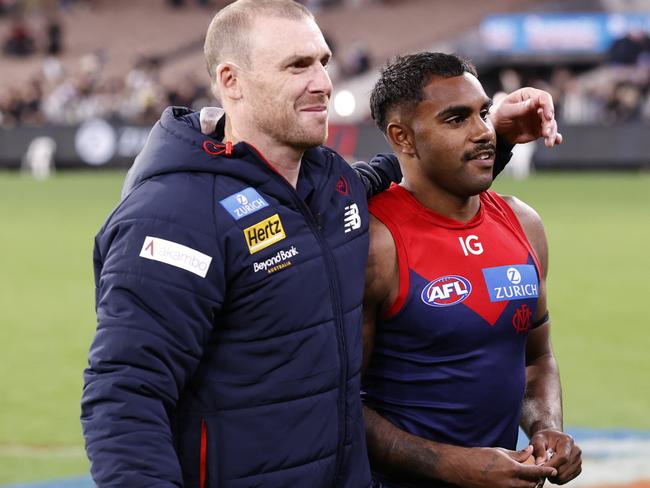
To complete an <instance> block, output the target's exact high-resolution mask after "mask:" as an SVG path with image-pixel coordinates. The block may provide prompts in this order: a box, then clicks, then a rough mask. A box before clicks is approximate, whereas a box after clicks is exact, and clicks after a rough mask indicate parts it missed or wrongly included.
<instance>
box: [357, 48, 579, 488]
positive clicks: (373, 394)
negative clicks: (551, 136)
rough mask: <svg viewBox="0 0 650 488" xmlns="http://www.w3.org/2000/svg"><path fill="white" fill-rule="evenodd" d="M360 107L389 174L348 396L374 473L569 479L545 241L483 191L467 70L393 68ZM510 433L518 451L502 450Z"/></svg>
mask: <svg viewBox="0 0 650 488" xmlns="http://www.w3.org/2000/svg"><path fill="white" fill-rule="evenodd" d="M370 103H371V108H372V115H373V119H374V120H375V122H376V123H377V125H378V126H379V128H380V129H381V130H382V131H383V132H384V134H385V135H386V137H387V139H388V140H389V142H390V144H391V146H392V148H393V150H394V151H395V154H396V155H397V157H398V158H399V160H400V165H401V168H402V172H403V174H404V179H403V181H402V183H401V185H399V186H393V187H391V188H390V189H389V190H387V191H385V192H383V193H382V194H380V195H378V196H376V197H375V198H374V199H372V200H371V201H370V213H371V214H372V217H371V220H370V252H369V258H368V267H367V274H366V293H365V299H364V364H365V365H367V366H366V368H365V372H364V374H363V380H362V391H363V398H364V416H365V420H366V430H367V436H368V450H369V455H370V461H371V466H372V469H373V472H374V474H375V476H376V479H377V480H378V481H380V482H381V483H382V484H383V486H385V487H386V488H413V487H452V486H455V487H464V488H478V487H482V488H493V487H501V486H513V487H514V486H517V487H522V488H523V487H530V488H533V487H535V486H536V485H537V483H538V482H539V481H540V479H543V478H545V477H548V478H549V479H550V481H552V482H554V483H558V484H564V483H566V482H568V481H570V480H571V479H573V478H574V477H576V476H577V475H578V474H579V473H580V470H581V459H580V457H581V451H580V449H579V448H578V447H577V446H576V445H575V444H574V442H573V439H572V438H571V436H569V435H568V434H566V433H564V432H563V430H562V402H561V389H560V379H559V374H558V369H557V365H556V361H555V358H554V355H553V351H552V349H551V343H550V321H549V314H548V312H547V310H546V274H547V267H548V264H547V263H548V250H547V241H546V236H545V233H544V228H543V225H542V222H541V220H540V218H539V216H538V215H537V213H536V212H535V211H534V210H533V209H532V208H531V207H529V206H527V205H526V204H525V203H523V202H521V201H519V200H518V199H516V198H514V197H501V196H499V195H497V194H496V193H494V192H489V191H488V188H489V187H490V185H491V184H492V180H493V161H494V156H495V147H496V146H495V143H496V134H495V130H494V127H493V125H492V122H491V121H490V119H489V116H488V114H489V111H490V109H491V105H492V101H491V100H490V99H489V98H488V97H487V95H486V94H485V91H484V90H483V87H482V86H481V84H480V82H479V81H478V79H477V74H476V70H475V68H474V66H473V65H471V64H470V63H469V62H468V61H466V60H463V59H461V58H458V57H456V56H452V55H447V54H441V53H419V54H414V55H410V56H404V57H402V58H398V59H397V60H396V61H395V62H393V63H392V64H390V65H388V66H387V67H386V68H385V69H384V70H383V71H382V73H381V76H380V79H379V80H378V81H377V83H376V85H375V88H374V89H373V91H372V93H371V102H370ZM545 110H549V111H550V110H553V107H552V106H547V107H545ZM432 250H435V252H434V253H433V254H432ZM520 423H521V426H522V428H523V429H524V431H525V432H526V433H527V434H528V436H529V437H530V445H529V446H528V448H526V449H524V450H522V451H515V449H516V444H517V435H518V428H519V425H520ZM549 452H553V453H554V455H553V456H552V457H550V459H549V458H548V455H547V453H549ZM531 455H532V456H533V457H534V462H531V463H530V464H525V462H526V461H527V460H528V459H529V458H530V456H531Z"/></svg>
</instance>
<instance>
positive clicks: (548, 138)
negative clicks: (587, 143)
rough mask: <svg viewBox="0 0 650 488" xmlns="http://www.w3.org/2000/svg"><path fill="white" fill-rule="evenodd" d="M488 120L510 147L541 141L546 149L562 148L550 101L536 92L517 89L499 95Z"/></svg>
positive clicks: (527, 88) (546, 96) (553, 109)
mask: <svg viewBox="0 0 650 488" xmlns="http://www.w3.org/2000/svg"><path fill="white" fill-rule="evenodd" d="M490 120H491V121H492V124H493V125H494V130H495V131H496V133H497V134H499V135H500V136H502V137H504V138H505V140H506V141H508V142H509V143H510V144H520V143H524V142H530V141H534V140H536V139H538V138H540V137H543V138H544V144H545V145H546V147H553V146H554V145H555V144H562V134H560V133H559V132H558V131H557V121H556V120H555V108H554V106H553V97H551V95H550V94H549V93H548V92H545V91H544V90H538V89H537V88H530V87H526V88H520V89H519V90H517V91H514V92H512V93H511V94H509V95H506V94H504V93H500V94H499V93H498V94H496V95H495V96H494V105H493V106H492V109H491V110H490Z"/></svg>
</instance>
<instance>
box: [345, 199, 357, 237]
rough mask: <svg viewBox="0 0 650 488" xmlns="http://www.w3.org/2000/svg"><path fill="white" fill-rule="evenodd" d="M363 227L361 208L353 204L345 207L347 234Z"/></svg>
mask: <svg viewBox="0 0 650 488" xmlns="http://www.w3.org/2000/svg"><path fill="white" fill-rule="evenodd" d="M360 227H361V216H360V215H359V207H357V204H356V203H352V204H350V205H348V206H347V207H345V213H344V214H343V228H344V229H345V233H346V234H347V233H348V232H352V231H353V230H356V229H359V228H360Z"/></svg>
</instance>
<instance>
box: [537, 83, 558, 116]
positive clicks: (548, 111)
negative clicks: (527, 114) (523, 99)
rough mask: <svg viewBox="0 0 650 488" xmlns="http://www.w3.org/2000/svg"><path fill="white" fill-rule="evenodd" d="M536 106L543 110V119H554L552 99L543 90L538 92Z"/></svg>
mask: <svg viewBox="0 0 650 488" xmlns="http://www.w3.org/2000/svg"><path fill="white" fill-rule="evenodd" d="M535 99H536V102H537V103H536V105H537V106H538V107H540V108H541V109H543V114H544V118H545V119H546V120H553V119H554V118H555V105H554V104H553V97H552V96H551V94H550V93H548V92H545V91H543V90H538V93H537V96H536V97H535Z"/></svg>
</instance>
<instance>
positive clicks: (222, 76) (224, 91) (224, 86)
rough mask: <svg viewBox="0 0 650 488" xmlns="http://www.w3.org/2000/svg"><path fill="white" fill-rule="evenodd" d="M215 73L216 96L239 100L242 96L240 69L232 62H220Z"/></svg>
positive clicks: (221, 98)
mask: <svg viewBox="0 0 650 488" xmlns="http://www.w3.org/2000/svg"><path fill="white" fill-rule="evenodd" d="M215 71H216V73H215V83H214V84H215V89H216V91H217V92H218V98H219V99H220V100H221V101H222V102H223V100H224V99H231V100H239V99H240V98H241V97H242V90H241V88H242V87H241V80H240V78H239V76H240V69H239V68H238V67H237V66H235V65H233V64H232V63H220V64H219V65H218V66H217V68H216V70H215Z"/></svg>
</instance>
